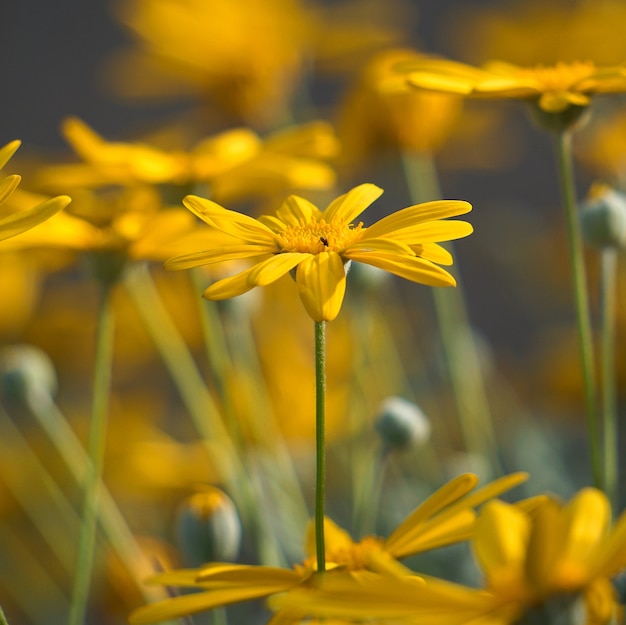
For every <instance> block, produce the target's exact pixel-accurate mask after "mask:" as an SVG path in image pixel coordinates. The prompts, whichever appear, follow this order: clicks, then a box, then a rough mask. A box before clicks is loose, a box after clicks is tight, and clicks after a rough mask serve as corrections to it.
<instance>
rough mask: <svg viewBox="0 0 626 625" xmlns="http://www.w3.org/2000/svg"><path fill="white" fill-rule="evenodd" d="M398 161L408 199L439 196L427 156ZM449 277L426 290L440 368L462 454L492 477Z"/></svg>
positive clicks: (460, 301) (457, 297) (464, 318)
mask: <svg viewBox="0 0 626 625" xmlns="http://www.w3.org/2000/svg"><path fill="white" fill-rule="evenodd" d="M402 163H403V166H404V171H405V175H406V180H407V184H408V187H409V193H410V195H411V199H412V201H414V202H427V201H431V200H437V199H440V198H441V191H440V189H439V181H438V178H437V171H436V168H435V164H434V160H433V158H432V157H431V155H429V154H422V153H416V152H412V153H407V152H405V153H404V154H402ZM445 247H446V248H447V249H448V251H450V252H453V250H454V247H453V245H452V244H451V243H448V244H446V246H445ZM455 273H456V276H457V287H456V288H448V289H445V288H433V289H431V292H432V294H433V301H434V306H435V314H436V316H437V323H438V326H439V333H440V337H441V345H442V349H443V355H444V360H445V365H446V369H447V371H448V376H449V378H450V384H451V386H452V392H453V396H454V402H455V405H456V411H457V414H458V415H459V420H460V426H461V432H462V435H463V439H464V442H465V447H466V450H467V451H468V452H469V453H470V454H472V455H473V454H476V455H477V456H478V457H483V458H485V459H486V460H487V462H488V463H489V466H490V469H491V473H492V475H498V474H500V473H501V467H500V462H499V460H498V453H497V446H496V439H495V434H494V430H493V424H492V417H491V409H490V407H489V401H488V399H487V393H486V390H485V382H484V380H483V377H482V374H481V365H480V360H479V357H478V352H477V349H476V342H475V340H474V335H473V332H472V329H471V326H470V323H469V318H468V313H467V307H466V305H465V299H464V296H463V285H462V283H461V279H460V277H459V270H458V268H457V269H456V271H455ZM485 477H486V476H485Z"/></svg>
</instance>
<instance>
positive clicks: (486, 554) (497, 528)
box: [473, 500, 531, 597]
mask: <svg viewBox="0 0 626 625" xmlns="http://www.w3.org/2000/svg"><path fill="white" fill-rule="evenodd" d="M530 529H531V524H530V519H529V518H528V516H527V515H526V514H524V513H523V512H522V511H521V510H519V509H518V508H516V507H515V506H512V505H509V504H505V503H503V502H502V501H498V500H495V501H491V502H489V503H488V504H486V505H485V507H484V509H483V511H482V512H481V514H480V516H479V517H478V521H477V522H476V534H475V538H474V543H473V547H474V553H475V554H476V557H477V559H478V561H479V562H480V565H481V568H482V569H483V571H484V572H485V575H486V577H487V580H488V584H489V587H490V588H492V589H494V590H495V592H497V593H502V594H504V595H508V596H511V597H514V596H516V595H518V594H519V595H522V594H523V592H524V590H525V587H524V583H523V580H524V577H525V575H524V567H525V564H526V552H527V546H528V539H529V536H530Z"/></svg>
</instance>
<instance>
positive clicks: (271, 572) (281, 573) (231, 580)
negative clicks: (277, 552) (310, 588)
mask: <svg viewBox="0 0 626 625" xmlns="http://www.w3.org/2000/svg"><path fill="white" fill-rule="evenodd" d="M302 579H303V575H302V574H301V573H298V572H296V571H294V570H293V569H283V568H279V567H275V566H261V565H251V564H226V563H217V565H212V566H208V567H205V568H203V569H201V570H200V572H199V573H198V576H197V581H198V582H199V583H202V584H203V585H204V587H208V586H212V587H218V586H219V587H220V588H234V587H238V586H241V587H246V586H256V587H262V586H275V587H281V586H282V587H285V588H289V587H290V586H293V585H294V584H297V583H298V582H300V581H301V580H302Z"/></svg>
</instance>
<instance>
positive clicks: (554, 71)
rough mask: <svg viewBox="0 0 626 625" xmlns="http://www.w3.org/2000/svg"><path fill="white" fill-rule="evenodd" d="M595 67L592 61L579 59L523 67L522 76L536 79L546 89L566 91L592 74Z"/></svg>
mask: <svg viewBox="0 0 626 625" xmlns="http://www.w3.org/2000/svg"><path fill="white" fill-rule="evenodd" d="M595 69H596V68H595V65H594V64H593V63H592V62H591V61H577V62H573V63H557V64H556V65H554V66H552V67H545V66H543V65H538V66H536V67H532V68H524V69H521V71H520V73H521V75H522V76H528V77H529V78H533V79H535V80H536V81H537V82H538V83H539V84H540V85H541V87H542V89H543V90H544V91H564V90H567V89H569V88H571V87H573V86H574V85H576V83H578V82H579V81H581V80H583V79H585V78H588V77H589V76H591V75H592V74H593V73H594V72H595Z"/></svg>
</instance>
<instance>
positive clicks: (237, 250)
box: [164, 245, 273, 270]
mask: <svg viewBox="0 0 626 625" xmlns="http://www.w3.org/2000/svg"><path fill="white" fill-rule="evenodd" d="M272 251H273V250H272V249H268V246H267V245H237V246H232V247H227V248H215V249H211V250H204V251H202V252H194V253H193V254H181V255H180V256H175V257H174V258H169V259H168V260H166V261H165V264H164V266H165V268H166V269H169V270H173V269H189V268H190V267H199V266H200V265H210V264H213V263H221V262H222V261H228V260H237V259H241V258H253V257H256V256H260V255H266V254H268V253H271V252H272Z"/></svg>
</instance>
